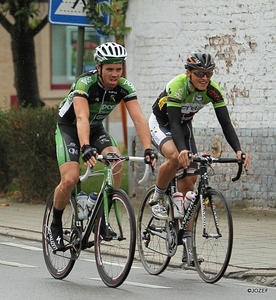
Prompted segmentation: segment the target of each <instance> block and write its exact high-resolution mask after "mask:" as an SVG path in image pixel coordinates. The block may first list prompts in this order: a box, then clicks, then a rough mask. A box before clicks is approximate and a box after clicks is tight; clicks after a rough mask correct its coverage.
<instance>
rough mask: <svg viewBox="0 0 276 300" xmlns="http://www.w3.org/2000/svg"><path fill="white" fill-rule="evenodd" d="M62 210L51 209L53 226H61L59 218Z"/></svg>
mask: <svg viewBox="0 0 276 300" xmlns="http://www.w3.org/2000/svg"><path fill="white" fill-rule="evenodd" d="M63 211H64V209H57V208H55V207H53V222H52V223H53V224H55V225H61V224H62V222H61V217H62V214H63Z"/></svg>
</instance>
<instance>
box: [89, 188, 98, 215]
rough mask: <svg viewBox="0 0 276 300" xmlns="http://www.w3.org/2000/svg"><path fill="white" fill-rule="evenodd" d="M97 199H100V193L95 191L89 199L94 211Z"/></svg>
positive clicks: (90, 209)
mask: <svg viewBox="0 0 276 300" xmlns="http://www.w3.org/2000/svg"><path fill="white" fill-rule="evenodd" d="M97 199H98V193H95V192H93V193H91V194H90V195H89V197H88V200H87V206H88V210H89V211H92V209H93V208H94V206H95V204H96V201H97Z"/></svg>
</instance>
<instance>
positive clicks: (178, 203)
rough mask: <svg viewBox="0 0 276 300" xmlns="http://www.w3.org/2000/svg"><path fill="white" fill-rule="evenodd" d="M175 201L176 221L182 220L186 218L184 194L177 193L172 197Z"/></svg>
mask: <svg viewBox="0 0 276 300" xmlns="http://www.w3.org/2000/svg"><path fill="white" fill-rule="evenodd" d="M172 199H173V212H174V217H175V218H176V219H180V218H183V217H184V209H183V204H184V201H183V200H184V199H183V194H182V193H181V192H175V193H174V194H173V195H172Z"/></svg>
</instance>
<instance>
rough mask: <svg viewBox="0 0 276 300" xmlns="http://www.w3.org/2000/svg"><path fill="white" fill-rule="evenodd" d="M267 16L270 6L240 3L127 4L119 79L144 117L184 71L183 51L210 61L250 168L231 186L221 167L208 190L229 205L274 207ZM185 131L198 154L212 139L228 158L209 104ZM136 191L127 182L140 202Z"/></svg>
mask: <svg viewBox="0 0 276 300" xmlns="http://www.w3.org/2000/svg"><path fill="white" fill-rule="evenodd" d="M275 17H276V6H275V1H272V0H267V1H262V2H260V1H256V0H251V1H249V0H247V1H246V0H243V1H237V2H235V5H233V4H231V3H230V2H228V1H217V0H210V1H208V2H204V5H203V4H202V1H200V0H194V1H182V0H171V1H165V0H139V1H130V4H129V9H128V13H127V25H128V26H131V27H132V31H131V32H130V34H129V35H128V37H127V39H126V47H127V50H128V53H129V56H128V60H127V75H128V79H129V80H131V81H132V82H133V83H134V85H135V87H136V88H137V90H138V95H139V99H140V101H141V104H142V107H143V111H144V113H145V115H146V116H147V117H148V116H149V114H150V112H151V105H152V103H153V102H154V100H155V99H156V97H157V95H158V94H159V93H160V91H161V90H162V89H163V88H164V86H165V84H166V83H167V82H168V81H169V80H170V79H171V78H172V77H174V76H176V75H177V74H179V73H181V72H184V66H183V65H184V61H185V59H186V57H187V54H188V53H189V52H190V51H192V50H194V49H205V50H207V51H209V52H210V53H211V54H212V55H213V56H214V57H215V60H216V64H217V67H216V70H215V74H214V77H213V79H214V80H215V81H216V82H218V83H219V84H220V86H221V88H222V89H223V91H224V93H225V99H226V102H227V104H228V109H229V112H230V115H231V119H232V121H233V124H234V126H235V128H236V130H237V133H238V135H239V137H240V141H241V144H242V148H243V150H244V151H246V152H249V153H250V154H251V158H252V166H251V170H250V172H249V175H248V176H245V175H243V177H242V179H241V180H240V181H239V183H234V184H233V183H231V181H230V180H231V173H232V174H234V172H235V171H234V170H231V167H229V170H227V174H226V175H225V174H224V173H222V174H220V173H219V172H220V169H221V168H220V167H218V168H216V169H218V170H217V175H216V176H215V177H213V178H212V183H214V185H215V186H216V187H218V188H220V189H222V191H223V192H224V193H225V194H226V196H227V198H229V199H230V200H231V201H235V202H237V203H242V204H245V205H247V206H258V207H276V196H275V192H276V184H275V183H276V179H275V164H276V163H275V158H276V154H275V153H276V143H275V132H276V108H275V89H276V88H275V87H276V85H275V83H276V82H275V80H276V69H275V65H276V52H275V46H276V33H275V32H276V23H275ZM130 124H131V123H130ZM193 126H194V128H195V137H196V141H197V145H198V150H199V152H210V151H211V149H212V143H213V142H214V139H216V138H217V140H218V141H219V143H221V147H222V155H227V156H231V155H232V154H233V152H232V150H231V149H230V148H229V146H228V144H227V142H226V141H225V139H224V137H223V135H222V133H221V129H220V127H219V124H218V122H217V120H216V117H215V114H214V110H213V107H212V106H211V105H210V106H207V107H205V108H204V109H203V110H202V111H200V112H199V113H198V114H197V116H196V117H195V118H194V123H193ZM129 132H130V136H132V138H130V146H129V149H131V145H132V142H133V140H134V141H135V144H137V145H138V146H137V147H136V148H137V151H138V154H141V152H142V151H141V150H140V151H139V141H137V139H136V137H135V134H134V131H133V127H132V126H131V125H130V127H129ZM223 172H224V171H223ZM138 174H139V172H138ZM150 184H151V182H150ZM139 189H141V188H137V187H136V184H135V181H134V184H133V188H132V189H131V193H134V194H135V193H136V194H139V195H141V193H140V191H139ZM137 191H138V193H137Z"/></svg>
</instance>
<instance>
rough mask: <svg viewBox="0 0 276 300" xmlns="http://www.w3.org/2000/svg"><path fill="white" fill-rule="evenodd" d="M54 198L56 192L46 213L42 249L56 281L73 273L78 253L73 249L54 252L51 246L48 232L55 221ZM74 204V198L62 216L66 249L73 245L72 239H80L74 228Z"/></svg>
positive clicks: (52, 195) (48, 204) (47, 205)
mask: <svg viewBox="0 0 276 300" xmlns="http://www.w3.org/2000/svg"><path fill="white" fill-rule="evenodd" d="M53 198H54V192H52V194H51V196H50V198H49V200H48V201H47V204H46V209H45V213H44V218H43V226H42V248H43V256H44V260H45V263H46V266H47V268H48V270H49V272H50V274H51V275H52V276H53V277H54V278H56V279H63V278H65V277H66V276H67V275H68V274H69V273H70V272H71V270H72V268H73V266H74V264H75V260H76V252H75V251H74V249H73V248H68V250H66V251H64V252H63V251H54V250H53V249H52V248H51V246H50V243H49V237H48V231H49V228H50V225H51V222H52V219H53ZM74 203H75V199H74V198H73V197H72V198H71V200H70V202H69V204H68V205H67V206H66V207H65V209H64V212H63V214H62V224H63V240H64V245H65V247H66V245H69V244H72V243H71V239H72V237H74V240H75V241H76V240H78V239H79V234H78V231H77V229H74V228H72V224H73V220H74V215H75V213H74V212H75V209H74V207H73V206H74V205H75V204H74ZM78 244H79V243H78ZM77 246H78V245H77Z"/></svg>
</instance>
